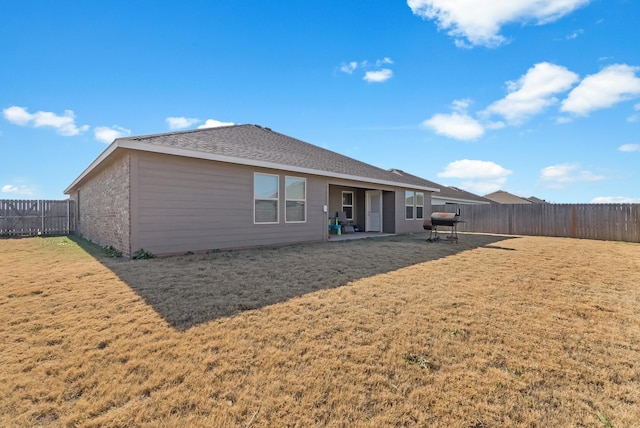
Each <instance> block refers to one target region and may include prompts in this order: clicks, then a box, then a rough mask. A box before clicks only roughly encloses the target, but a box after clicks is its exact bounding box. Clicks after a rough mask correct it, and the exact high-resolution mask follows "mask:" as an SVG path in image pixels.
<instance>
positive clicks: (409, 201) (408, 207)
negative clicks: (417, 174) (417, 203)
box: [404, 190, 415, 220]
mask: <svg viewBox="0 0 640 428" xmlns="http://www.w3.org/2000/svg"><path fill="white" fill-rule="evenodd" d="M414 199H415V197H414V192H413V191H411V190H407V191H405V192H404V208H405V215H404V218H405V219H406V220H413V205H414Z"/></svg>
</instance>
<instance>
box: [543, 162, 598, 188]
mask: <svg viewBox="0 0 640 428" xmlns="http://www.w3.org/2000/svg"><path fill="white" fill-rule="evenodd" d="M540 178H541V179H542V180H543V181H545V182H547V183H548V185H549V187H553V188H563V187H565V185H567V184H570V183H578V182H592V181H600V180H604V178H605V177H604V176H602V175H597V174H594V173H592V172H591V171H587V170H583V169H581V167H580V165H579V164H577V163H563V164H558V165H552V166H548V167H546V168H543V169H542V171H540Z"/></svg>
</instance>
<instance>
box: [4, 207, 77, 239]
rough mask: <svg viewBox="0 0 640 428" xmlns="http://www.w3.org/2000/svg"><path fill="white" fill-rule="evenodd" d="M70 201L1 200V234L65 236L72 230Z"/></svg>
mask: <svg viewBox="0 0 640 428" xmlns="http://www.w3.org/2000/svg"><path fill="white" fill-rule="evenodd" d="M74 212H75V210H74V207H73V201H71V200H69V199H67V200H63V201H52V200H10V199H0V236H4V237H6V236H36V235H67V234H69V233H70V232H73V231H74V230H75V216H74Z"/></svg>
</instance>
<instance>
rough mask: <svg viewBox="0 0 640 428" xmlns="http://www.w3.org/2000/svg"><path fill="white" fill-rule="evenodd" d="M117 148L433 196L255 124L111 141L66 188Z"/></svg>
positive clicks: (406, 180)
mask: <svg viewBox="0 0 640 428" xmlns="http://www.w3.org/2000/svg"><path fill="white" fill-rule="evenodd" d="M118 148H125V149H132V150H142V151H150V152H157V153H166V154H173V155H179V156H189V157H194V158H201V159H209V160H217V161H221V162H229V163H235V164H242V165H251V166H256V167H265V168H274V169H282V170H286V171H295V172H302V173H309V174H316V175H322V176H328V177H335V178H343V179H350V180H360V181H368V182H372V183H378V184H386V185H394V186H399V187H404V188H417V189H423V190H427V191H434V192H438V191H439V188H438V187H437V186H436V187H431V186H428V185H426V184H425V182H423V181H418V180H414V179H412V178H410V177H402V176H399V175H398V174H394V173H393V172H391V171H388V170H385V169H382V168H378V167H376V166H373V165H370V164H367V163H364V162H361V161H358V160H356V159H352V158H350V157H348V156H343V155H341V154H338V153H336V152H332V151H330V150H326V149H323V148H321V147H318V146H315V145H313V144H309V143H306V142H304V141H301V140H298V139H295V138H292V137H289V136H287V135H284V134H280V133H278V132H275V131H272V130H271V129H269V128H265V127H262V126H259V125H232V126H224V127H217V128H205V129H197V130H190V131H180V132H169V133H163V134H152V135H143V136H134V137H125V138H118V139H116V140H115V141H114V142H113V143H112V144H111V145H110V146H109V147H108V148H107V150H105V151H104V152H103V153H102V154H101V155H100V156H99V157H98V158H97V159H96V160H95V161H94V162H93V163H92V164H91V165H90V166H89V167H88V168H87V169H86V170H85V171H84V172H83V173H82V174H81V175H80V176H79V177H78V178H77V179H76V180H75V181H74V182H73V183H72V184H71V185H70V186H69V188H68V189H67V190H65V192H67V191H68V190H70V189H71V188H73V187H74V186H75V185H76V184H77V183H78V182H79V181H80V180H82V178H84V177H85V176H86V175H87V174H88V173H89V172H90V171H91V170H92V169H94V168H95V167H96V166H97V165H98V164H100V163H101V162H102V161H103V160H104V159H106V157H108V155H109V154H110V153H111V152H113V151H115V150H116V149H118Z"/></svg>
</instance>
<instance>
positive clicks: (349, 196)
mask: <svg viewBox="0 0 640 428" xmlns="http://www.w3.org/2000/svg"><path fill="white" fill-rule="evenodd" d="M342 211H344V212H345V214H346V215H347V220H353V192H342Z"/></svg>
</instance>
